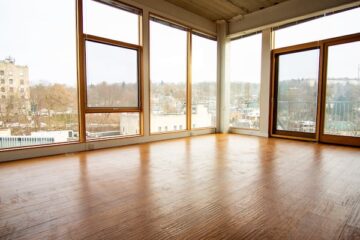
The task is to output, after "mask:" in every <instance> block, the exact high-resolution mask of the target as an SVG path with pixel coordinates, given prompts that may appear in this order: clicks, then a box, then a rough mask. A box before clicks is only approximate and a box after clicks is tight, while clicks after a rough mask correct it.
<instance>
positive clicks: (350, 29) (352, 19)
mask: <svg viewBox="0 0 360 240" xmlns="http://www.w3.org/2000/svg"><path fill="white" fill-rule="evenodd" d="M359 22H360V8H355V9H352V10H348V11H345V12H340V13H337V14H333V15H329V16H326V17H321V18H318V19H315V20H311V21H308V22H304V23H301V24H297V25H294V26H290V27H287V28H283V29H279V30H276V31H275V48H281V47H286V46H291V45H296V44H301V43H306V42H312V41H317V40H322V39H327V38H333V37H339V36H343V35H348V34H352V33H358V32H360V24H355V23H359Z"/></svg>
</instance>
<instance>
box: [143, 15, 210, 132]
mask: <svg viewBox="0 0 360 240" xmlns="http://www.w3.org/2000/svg"><path fill="white" fill-rule="evenodd" d="M151 21H154V22H158V23H163V24H164V25H168V26H169V27H173V28H175V29H179V30H182V31H185V32H186V34H187V35H186V38H187V41H186V45H187V46H186V84H185V85H186V128H185V129H178V130H174V131H166V132H151V112H152V111H151V77H150V76H151V74H149V81H150V84H149V112H150V119H149V126H150V135H162V134H172V133H180V132H186V131H191V130H195V129H196V130H202V129H214V128H216V127H203V128H192V117H191V115H192V114H191V112H192V34H195V35H198V36H201V37H204V38H208V39H211V40H214V41H217V38H216V36H214V35H212V34H210V33H206V32H204V31H201V30H198V29H196V28H193V27H190V26H187V25H185V24H183V23H179V22H178V21H176V20H172V19H169V18H167V17H163V16H161V15H159V14H156V13H152V12H149V21H148V24H149V53H150V52H151V51H150V50H151V49H150V41H151V40H150V39H151V37H150V35H151V30H150V22H151ZM150 54H151V53H150ZM150 54H149V56H150ZM150 66H151V62H150V57H149V73H150V71H151V67H150Z"/></svg>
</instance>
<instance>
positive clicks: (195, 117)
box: [120, 104, 214, 135]
mask: <svg viewBox="0 0 360 240" xmlns="http://www.w3.org/2000/svg"><path fill="white" fill-rule="evenodd" d="M213 117H214V116H213V115H212V114H210V113H209V112H208V109H207V108H206V107H204V106H203V105H201V104H199V105H196V106H195V107H194V108H193V112H192V128H201V127H211V126H212V125H213V122H214V119H213ZM179 130H186V114H185V113H179V114H176V113H170V114H164V113H161V114H160V113H156V114H152V115H151V132H171V131H179ZM139 133H140V130H139V120H138V117H137V116H136V115H134V114H123V115H122V116H121V119H120V135H133V134H139Z"/></svg>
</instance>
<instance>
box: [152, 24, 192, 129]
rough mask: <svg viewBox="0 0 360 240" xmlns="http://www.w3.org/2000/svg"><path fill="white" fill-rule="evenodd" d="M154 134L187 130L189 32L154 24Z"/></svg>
mask: <svg viewBox="0 0 360 240" xmlns="http://www.w3.org/2000/svg"><path fill="white" fill-rule="evenodd" d="M150 30H151V34H150V53H151V55H150V62H151V65H150V79H151V132H152V133H154V132H168V131H176V130H185V129H186V54H187V32H185V31H183V30H179V29H177V28H172V27H169V26H167V25H164V24H161V23H157V22H154V21H150Z"/></svg>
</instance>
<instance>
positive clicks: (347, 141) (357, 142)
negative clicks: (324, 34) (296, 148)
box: [319, 33, 360, 147]
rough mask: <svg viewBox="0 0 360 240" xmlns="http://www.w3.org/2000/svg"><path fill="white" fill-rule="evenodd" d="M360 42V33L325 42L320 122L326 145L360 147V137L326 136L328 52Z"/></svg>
mask: <svg viewBox="0 0 360 240" xmlns="http://www.w3.org/2000/svg"><path fill="white" fill-rule="evenodd" d="M353 42H360V33H359V34H352V35H348V36H344V37H338V38H333V39H330V40H328V41H326V42H324V59H323V66H324V71H323V77H322V78H323V86H324V87H323V89H322V99H321V100H322V105H321V112H320V114H321V121H320V135H319V141H320V142H324V143H332V144H339V143H341V144H343V145H349V146H357V147H360V137H351V136H341V135H331V134H325V133H324V130H325V110H326V109H325V108H326V85H327V70H328V69H327V66H328V52H329V47H331V46H337V45H341V44H346V43H353Z"/></svg>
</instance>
